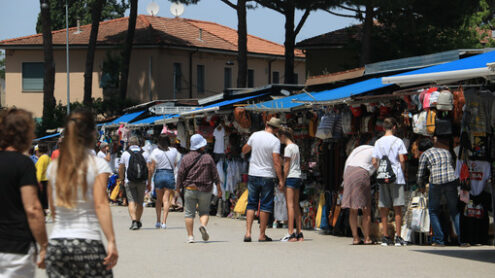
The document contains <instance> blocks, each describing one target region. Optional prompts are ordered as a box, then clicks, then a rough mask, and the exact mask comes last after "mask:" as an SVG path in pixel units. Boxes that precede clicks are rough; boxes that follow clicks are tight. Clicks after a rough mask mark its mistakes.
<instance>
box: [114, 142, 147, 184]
mask: <svg viewBox="0 0 495 278" xmlns="http://www.w3.org/2000/svg"><path fill="white" fill-rule="evenodd" d="M140 151H142V150H141V148H140V147H139V146H130V147H129V150H127V151H125V152H124V153H123V154H122V156H121V157H120V164H124V165H125V171H124V172H125V182H126V183H128V182H129V180H128V179H127V168H129V160H130V159H131V154H129V152H140ZM143 157H144V160H146V162H147V163H149V162H150V160H149V155H148V154H147V153H146V152H143Z"/></svg>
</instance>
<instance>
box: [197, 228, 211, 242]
mask: <svg viewBox="0 0 495 278" xmlns="http://www.w3.org/2000/svg"><path fill="white" fill-rule="evenodd" d="M199 231H200V232H201V237H202V238H203V240H204V241H208V240H209V239H210V235H209V234H208V230H206V227H205V226H201V227H199Z"/></svg>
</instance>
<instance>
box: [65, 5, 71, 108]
mask: <svg viewBox="0 0 495 278" xmlns="http://www.w3.org/2000/svg"><path fill="white" fill-rule="evenodd" d="M65 60H66V62H67V65H66V67H67V115H69V114H70V70H69V2H68V0H65Z"/></svg>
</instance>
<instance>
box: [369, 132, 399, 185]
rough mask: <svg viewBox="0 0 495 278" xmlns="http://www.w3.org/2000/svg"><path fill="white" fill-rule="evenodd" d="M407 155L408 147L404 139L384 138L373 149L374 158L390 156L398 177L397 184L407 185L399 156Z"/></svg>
mask: <svg viewBox="0 0 495 278" xmlns="http://www.w3.org/2000/svg"><path fill="white" fill-rule="evenodd" d="M405 154H407V149H406V146H405V145H404V142H403V141H402V139H400V138H398V137H395V136H393V135H392V136H383V137H382V138H380V139H378V140H377V141H376V143H375V147H374V148H373V158H376V159H382V157H383V156H384V155H386V156H388V159H389V160H390V163H391V164H392V169H393V170H394V173H395V176H396V177H397V180H396V183H397V184H406V180H405V179H404V173H403V172H402V168H401V166H400V160H399V155H405Z"/></svg>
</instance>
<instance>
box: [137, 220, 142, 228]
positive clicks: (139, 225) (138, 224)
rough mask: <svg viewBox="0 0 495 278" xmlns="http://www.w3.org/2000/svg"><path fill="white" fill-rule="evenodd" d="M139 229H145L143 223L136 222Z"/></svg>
mask: <svg viewBox="0 0 495 278" xmlns="http://www.w3.org/2000/svg"><path fill="white" fill-rule="evenodd" d="M136 223H137V227H138V229H141V227H143V223H141V221H136Z"/></svg>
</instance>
